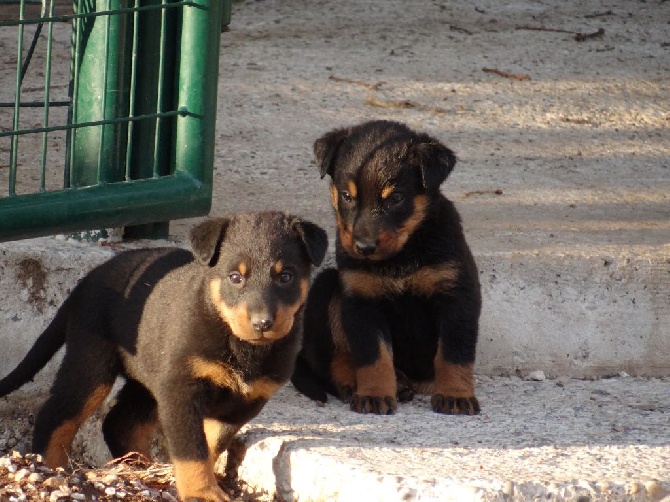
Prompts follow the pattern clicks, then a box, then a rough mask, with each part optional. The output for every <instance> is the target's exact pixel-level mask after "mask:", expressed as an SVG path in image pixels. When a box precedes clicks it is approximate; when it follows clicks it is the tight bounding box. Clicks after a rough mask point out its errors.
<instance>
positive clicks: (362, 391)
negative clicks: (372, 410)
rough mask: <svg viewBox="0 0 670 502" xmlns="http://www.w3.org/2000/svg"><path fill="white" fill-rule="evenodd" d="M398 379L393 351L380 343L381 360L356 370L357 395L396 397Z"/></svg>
mask: <svg viewBox="0 0 670 502" xmlns="http://www.w3.org/2000/svg"><path fill="white" fill-rule="evenodd" d="M396 392H397V390H396V377H395V369H394V368H393V356H392V354H391V350H390V348H389V346H388V345H386V343H384V342H383V341H380V342H379V358H378V359H377V361H375V362H374V363H373V364H370V365H368V366H363V367H361V368H358V369H357V370H356V393H357V394H358V395H359V396H391V397H393V398H395V395H396Z"/></svg>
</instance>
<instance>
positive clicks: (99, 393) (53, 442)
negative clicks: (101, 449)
mask: <svg viewBox="0 0 670 502" xmlns="http://www.w3.org/2000/svg"><path fill="white" fill-rule="evenodd" d="M111 390H112V386H111V385H101V386H100V387H98V388H97V389H95V390H94V391H93V392H92V393H91V395H90V396H89V398H88V401H86V405H85V406H84V409H83V410H82V411H81V413H79V415H77V416H76V417H74V418H73V419H71V420H66V421H65V422H63V423H62V424H61V425H59V426H58V427H57V428H56V429H55V430H54V431H53V433H52V434H51V437H50V438H49V444H48V445H47V448H46V451H45V452H44V463H45V464H46V465H47V466H49V467H51V468H52V469H53V468H56V467H61V466H64V465H67V462H68V457H67V451H68V450H69V449H70V445H71V444H72V440H73V439H74V436H75V435H76V434H77V431H78V430H79V427H81V424H83V423H84V422H85V421H86V419H87V418H88V417H89V416H90V415H91V413H93V412H94V411H95V410H96V409H98V407H99V406H100V405H101V404H102V402H103V401H104V400H105V398H106V397H107V396H108V395H109V392H110V391H111Z"/></svg>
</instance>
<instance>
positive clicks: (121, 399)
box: [102, 380, 158, 458]
mask: <svg viewBox="0 0 670 502" xmlns="http://www.w3.org/2000/svg"><path fill="white" fill-rule="evenodd" d="M157 423H158V413H157V411H156V400H155V399H154V397H153V396H152V395H151V393H150V392H149V391H148V390H147V388H146V387H144V386H143V385H142V384H140V383H139V382H137V381H135V380H128V381H127V382H126V384H125V385H124V386H123V388H122V389H121V390H120V391H119V394H118V395H117V397H116V404H115V405H114V406H113V407H112V409H111V410H110V411H109V413H107V416H106V417H105V421H104V422H103V424H102V432H103V435H104V437H105V442H106V443H107V446H108V447H109V451H110V452H111V453H112V456H113V457H114V458H118V457H122V456H123V455H125V454H126V453H130V452H138V453H141V454H142V455H144V456H146V457H147V458H151V451H150V450H151V438H152V436H153V433H154V431H155V429H156V425H157Z"/></svg>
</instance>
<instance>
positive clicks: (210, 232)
mask: <svg viewBox="0 0 670 502" xmlns="http://www.w3.org/2000/svg"><path fill="white" fill-rule="evenodd" d="M229 223H230V218H213V219H211V220H206V221H204V222H202V223H200V224H199V225H197V226H196V227H194V228H193V230H192V231H191V250H192V251H193V256H195V258H196V260H197V261H198V262H199V263H201V264H203V265H207V266H209V267H213V266H214V265H216V262H217V261H218V259H219V248H220V247H221V242H223V236H224V235H225V233H226V229H227V228H228V224H229Z"/></svg>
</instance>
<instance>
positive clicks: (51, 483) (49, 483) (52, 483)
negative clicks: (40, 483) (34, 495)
mask: <svg viewBox="0 0 670 502" xmlns="http://www.w3.org/2000/svg"><path fill="white" fill-rule="evenodd" d="M64 484H65V479H63V478H62V477H60V476H52V477H50V478H47V479H45V480H44V486H46V487H47V488H58V487H59V486H63V485H64Z"/></svg>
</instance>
